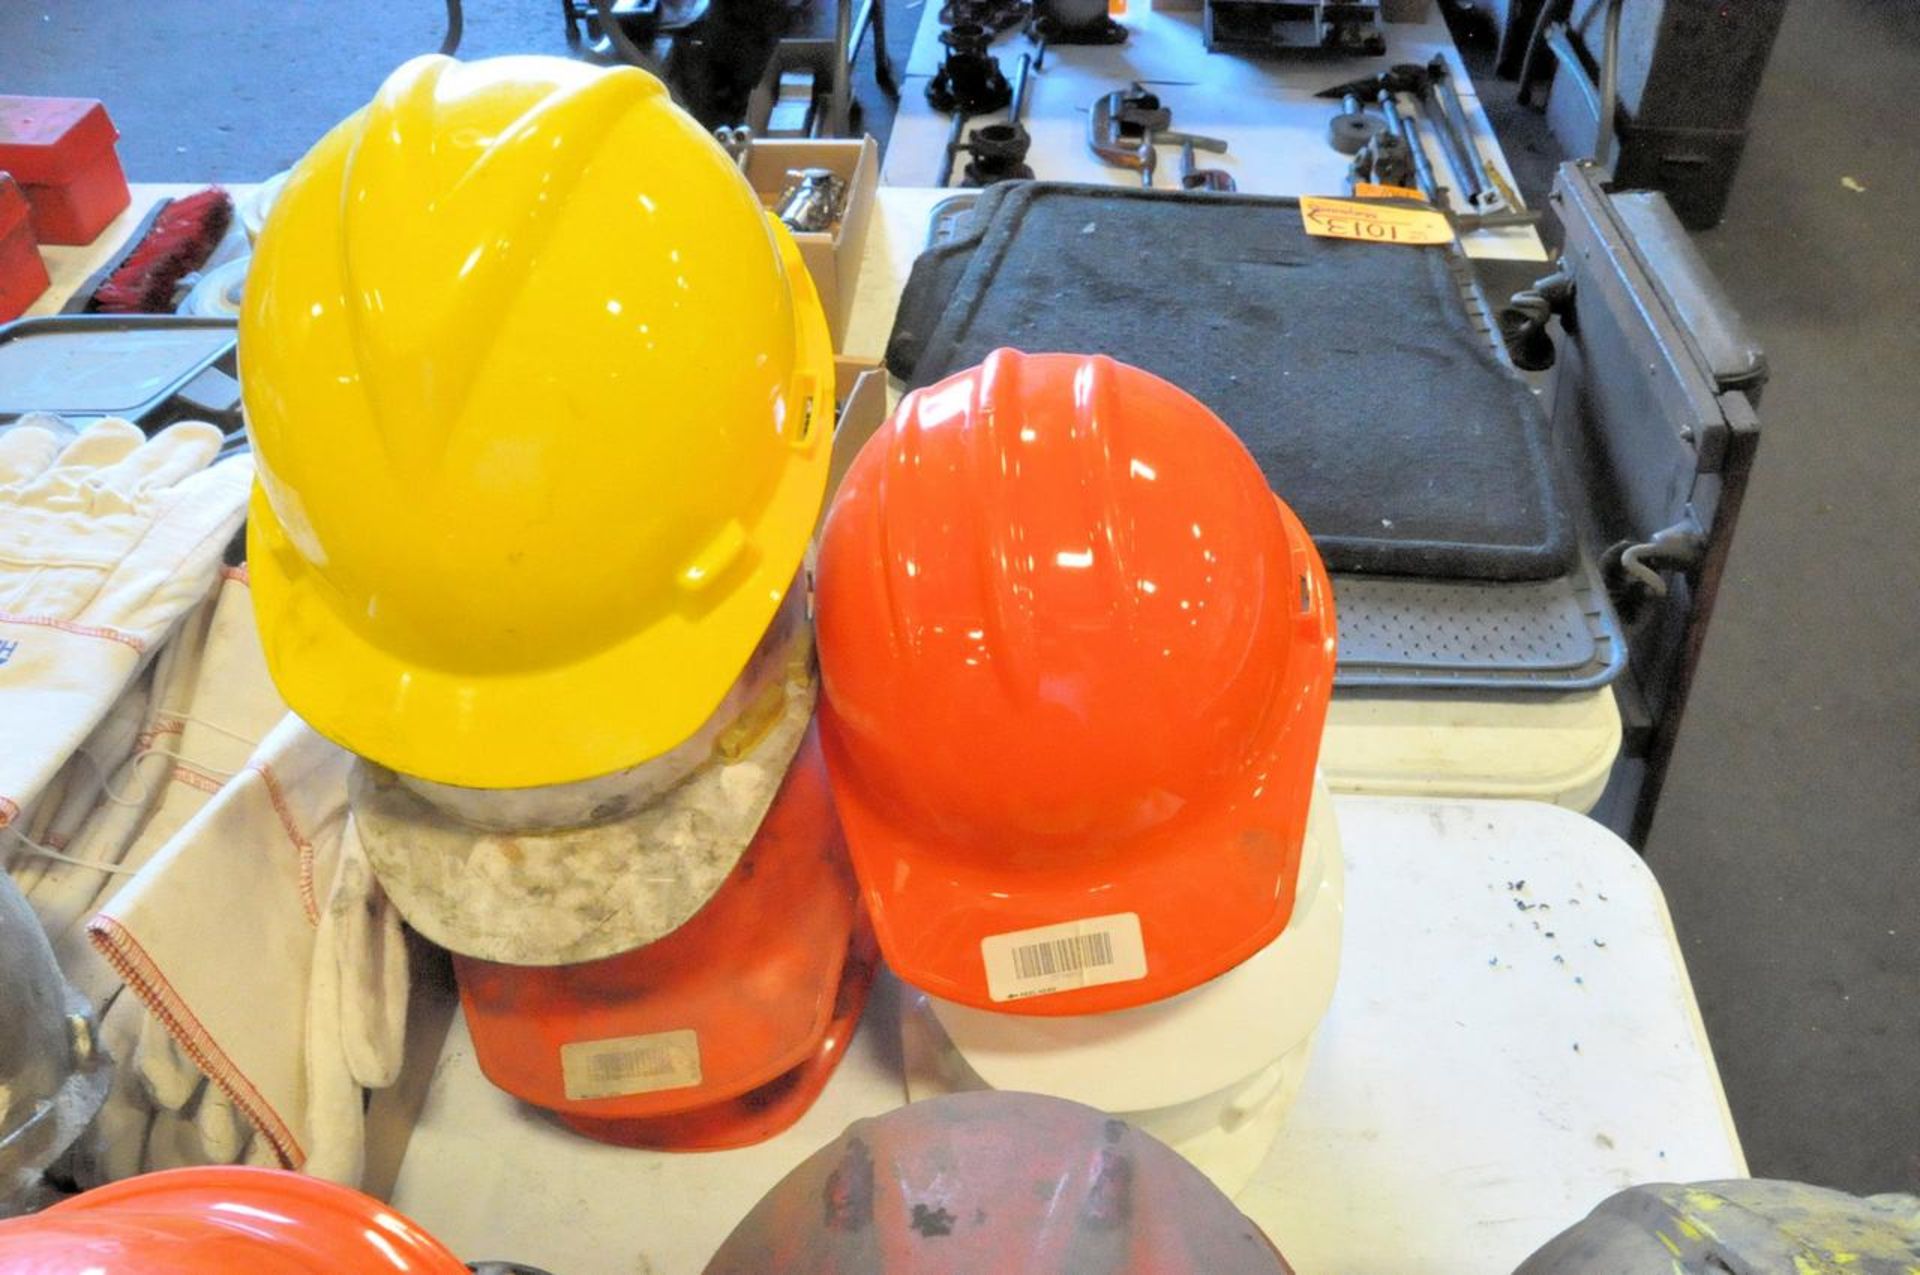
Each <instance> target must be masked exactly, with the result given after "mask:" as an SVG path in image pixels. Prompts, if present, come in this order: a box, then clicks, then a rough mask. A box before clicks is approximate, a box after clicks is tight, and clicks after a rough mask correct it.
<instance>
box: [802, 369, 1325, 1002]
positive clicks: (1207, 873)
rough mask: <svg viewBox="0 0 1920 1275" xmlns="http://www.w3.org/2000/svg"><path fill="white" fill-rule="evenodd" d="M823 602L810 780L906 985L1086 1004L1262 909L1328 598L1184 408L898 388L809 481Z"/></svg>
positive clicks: (1200, 954)
mask: <svg viewBox="0 0 1920 1275" xmlns="http://www.w3.org/2000/svg"><path fill="white" fill-rule="evenodd" d="M817 610H818V619H817V625H818V644H819V652H820V664H821V673H822V689H823V694H822V699H821V710H820V720H821V735H822V740H823V742H824V744H825V747H826V753H827V762H828V766H829V770H830V773H831V775H832V780H833V788H834V797H835V800H836V803H837V805H838V807H839V810H840V817H841V819H842V821H843V822H844V824H845V827H846V833H847V841H848V845H849V848H850V850H851V852H852V855H853V862H854V868H855V870H856V871H857V872H858V874H859V877H860V883H861V886H862V889H863V891H864V892H865V895H866V899H867V904H868V907H869V910H870V911H871V913H872V916H873V922H874V926H875V928H876V930H877V931H878V934H879V938H880V947H881V950H882V952H884V953H885V955H886V958H887V961H888V963H889V964H890V965H891V966H892V967H893V968H894V970H895V971H896V972H897V973H898V974H899V975H900V977H902V978H903V979H905V980H906V981H908V982H909V983H912V984H914V985H915V986H917V987H919V988H921V989H922V990H923V991H926V992H929V993H932V994H933V995H935V996H939V997H943V998H945V999H947V1000H951V1001H958V1002H960V1003H962V1004H965V1005H973V1006H978V1007H981V1008H992V1009H999V1010H1002V1011H1004V1012H1011V1013H1027V1014H1091V1013H1100V1012H1104V1011H1107V1010H1114V1009H1123V1008H1127V1007H1130V1006H1134V1005H1142V1004H1146V1003H1148V1002H1152V1001H1157V1000H1160V999H1162V998H1165V997H1168V996H1172V995H1174V994H1176V993H1179V992H1183V991H1185V990H1187V989H1188V988H1191V987H1194V986H1197V985H1198V984H1200V983H1203V982H1205V981H1206V980H1208V979H1210V978H1213V977H1215V976H1216V975H1219V974H1221V973H1224V972H1225V971H1227V970H1229V969H1231V968H1233V967H1234V966H1235V965H1237V964H1239V963H1240V962H1241V961H1243V960H1245V959H1246V958H1247V957H1249V956H1251V955H1252V954H1253V953H1255V952H1257V951H1259V950H1260V949H1261V948H1263V947H1265V946H1266V945H1267V944H1268V943H1270V942H1272V941H1273V939H1274V938H1275V936H1277V935H1278V934H1279V933H1280V931H1281V930H1282V929H1283V928H1284V927H1285V925H1286V923H1287V918H1288V916H1289V915H1290V913H1291V911H1292V907H1293V891H1294V882H1295V878H1296V877H1297V875H1298V871H1299V866H1300V852H1301V843H1302V840H1303V838H1304V835H1305V830H1306V823H1307V808H1308V805H1309V803H1310V800H1311V796H1312V783H1313V771H1314V764H1315V762H1316V760H1317V758H1318V755H1319V750H1320V733H1321V728H1322V725H1323V723H1324V721H1325V717H1326V711H1327V700H1328V696H1329V695H1330V693H1331V690H1332V684H1333V663H1334V615H1333V598H1332V592H1331V589H1330V588H1329V586H1328V583H1327V577H1326V572H1325V569H1324V568H1323V567H1322V565H1321V562H1320V556H1319V554H1318V553H1317V552H1315V550H1314V547H1313V543H1312V541H1311V540H1309V539H1308V537H1307V533H1306V531H1305V529H1304V528H1302V527H1301V525H1300V523H1299V520H1298V519H1296V518H1295V517H1294V516H1293V514H1292V512H1291V511H1290V510H1288V509H1287V508H1286V507H1285V505H1283V504H1281V503H1280V502H1279V501H1277V500H1276V499H1275V498H1274V496H1273V493H1272V492H1271V491H1270V490H1269V489H1268V487H1267V483H1266V480H1265V478H1264V477H1262V475H1261V472H1260V467H1259V466H1258V465H1257V464H1256V463H1255V462H1254V459H1253V457H1252V456H1250V455H1248V453H1247V451H1246V449H1245V448H1244V447H1242V446H1241V444H1240V442H1239V440H1238V439H1236V438H1235V437H1234V435H1233V432H1232V431H1231V430H1229V429H1228V428H1227V426H1226V425H1224V424H1223V423H1222V422H1221V421H1220V420H1219V418H1218V417H1216V416H1214V415H1213V414H1212V413H1211V412H1210V411H1208V410H1207V409H1206V408H1205V407H1203V406H1202V405H1201V404H1200V403H1198V402H1197V401H1195V400H1194V399H1193V398H1191V397H1189V396H1188V395H1187V394H1185V393H1183V392H1182V391H1181V390H1179V389H1177V388H1176V387H1174V386H1173V385H1170V384H1168V383H1167V382H1166V381H1163V380H1161V379H1159V378H1158V377H1155V376H1152V375H1149V374H1148V373H1146V372H1142V371H1140V370H1138V369H1136V368H1131V367H1127V366H1125V365H1123V364H1120V363H1116V362H1114V361H1113V360H1111V359H1107V358H1102V357H1089V356H1081V355H1065V354H1043V355H1023V354H1019V353H1016V352H1014V351H1011V350H999V351H996V352H995V353H994V354H992V355H990V356H989V357H988V359H987V361H986V362H985V363H984V364H982V365H981V366H979V367H977V368H973V369H970V370H968V371H965V372H961V373H958V374H956V375H954V376H952V377H949V378H948V379H946V380H944V381H942V382H940V383H939V384H936V385H932V386H929V387H927V388H925V389H922V390H919V391H917V392H916V393H914V394H912V395H910V396H909V397H908V398H907V399H906V400H905V401H904V402H902V403H901V404H900V407H899V409H898V410H897V411H896V412H895V413H894V416H893V418H892V420H890V421H889V422H888V423H887V424H886V425H885V426H883V427H882V428H881V430H880V431H879V432H878V433H876V434H875V435H874V436H873V438H872V439H871V440H869V441H868V443H867V445H866V446H865V447H864V448H863V449H862V451H861V453H860V455H859V456H858V457H857V458H856V459H855V461H854V463H853V466H852V467H851V469H850V470H849V471H848V473H847V476H846V479H845V481H844V482H843V484H842V485H841V487H840V489H839V491H838V493H837V494H836V496H835V498H834V501H833V506H832V509H831V511H830V513H829V514H828V518H827V523H826V527H825V530H824V532H823V538H822V543H821V547H820V569H819V582H818V604H817Z"/></svg>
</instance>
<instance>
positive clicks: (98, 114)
mask: <svg viewBox="0 0 1920 1275" xmlns="http://www.w3.org/2000/svg"><path fill="white" fill-rule="evenodd" d="M119 136H120V133H119V130H117V129H115V128H114V126H113V121H112V120H110V119H108V118H107V108H106V107H104V106H102V105H100V103H99V102H97V101H95V100H93V99H92V98H87V97H9V96H6V95H3V94H0V169H4V170H6V171H7V172H10V173H12V174H13V179H14V180H15V181H17V182H19V183H20V189H21V190H23V191H25V192H26V196H27V202H28V203H29V204H31V205H32V206H33V233H34V236H35V238H37V239H39V241H40V242H41V243H45V244H87V243H92V242H93V241H94V239H95V238H97V237H98V236H99V234H100V232H101V231H102V230H104V229H106V226H107V223H108V222H110V221H112V220H113V219H114V218H115V217H117V216H119V215H120V211H121V209H123V208H125V207H126V206H127V204H128V203H129V202H130V201H131V196H130V195H129V194H128V193H127V177H126V174H125V173H123V172H122V171H121V170H120V156H119V155H118V154H116V153H115V152H114V149H113V144H114V142H115V141H116V140H117V139H118V138H119Z"/></svg>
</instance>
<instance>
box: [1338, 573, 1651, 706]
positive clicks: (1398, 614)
mask: <svg viewBox="0 0 1920 1275" xmlns="http://www.w3.org/2000/svg"><path fill="white" fill-rule="evenodd" d="M1333 600H1334V606H1335V608H1336V610H1337V611H1338V614H1339V620H1340V659H1339V663H1338V665H1337V666H1336V667H1335V669H1334V679H1333V680H1334V685H1336V686H1349V687H1369V688H1386V687H1408V688H1431V687H1434V686H1450V687H1460V688H1473V689H1485V690H1506V691H1511V690H1529V691H1578V690H1590V689H1593V688H1595V687H1599V686H1604V685H1606V684H1607V683H1608V682H1611V681H1612V680H1613V679H1614V678H1615V677H1616V676H1617V675H1618V674H1619V672H1620V668H1621V666H1622V664H1623V662H1624V661H1625V659H1626V643H1625V642H1624V641H1623V640H1622V638H1621V634H1620V627H1619V623H1618V621H1617V620H1616V618H1615V616H1614V613H1613V608H1612V607H1610V606H1608V605H1607V602H1606V598H1605V596H1604V595H1603V593H1602V592H1601V590H1600V589H1599V587H1598V586H1597V584H1596V582H1595V581H1594V580H1593V578H1592V576H1591V574H1590V573H1589V572H1587V571H1586V570H1584V569H1583V570H1581V571H1578V572H1576V573H1575V574H1573V575H1571V576H1567V577H1564V578H1562V579H1559V580H1545V581H1537V582H1535V581H1528V582H1524V583H1517V584H1474V583H1468V582H1454V581H1444V580H1408V579H1395V578H1387V577H1372V576H1352V575H1337V576H1334V577H1333Z"/></svg>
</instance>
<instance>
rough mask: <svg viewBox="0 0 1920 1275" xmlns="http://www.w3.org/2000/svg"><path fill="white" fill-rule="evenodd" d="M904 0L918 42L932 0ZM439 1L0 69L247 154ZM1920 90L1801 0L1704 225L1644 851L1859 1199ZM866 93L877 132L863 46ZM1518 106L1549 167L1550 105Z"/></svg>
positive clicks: (1891, 958)
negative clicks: (1689, 517) (1709, 301)
mask: <svg viewBox="0 0 1920 1275" xmlns="http://www.w3.org/2000/svg"><path fill="white" fill-rule="evenodd" d="M557 8H558V6H557V5H555V4H553V3H551V2H550V0H519V2H518V3H510V2H509V0H469V2H468V4H467V10H468V13H467V35H466V43H465V45H464V47H463V50H462V51H463V53H465V54H467V55H471V56H480V55H485V54H492V53H503V52H510V51H541V52H556V53H557V52H564V51H565V46H564V44H563V42H562V40H561V35H560V24H559V20H558V17H557V13H556V10H557ZM890 12H891V15H892V17H893V26H894V29H893V31H892V32H891V33H890V35H891V36H892V39H891V41H890V43H892V44H893V45H894V46H896V56H897V57H898V58H899V59H900V60H901V61H902V62H904V58H905V53H906V47H907V45H908V43H909V42H910V40H911V36H912V28H913V26H914V25H915V23H916V22H917V21H918V19H919V16H920V10H919V5H918V4H915V5H913V6H911V7H909V6H906V5H903V4H900V3H898V0H895V4H894V6H893V8H892V9H891V11H890ZM441 22H442V13H441V9H440V6H439V5H438V4H436V3H432V2H431V0H412V2H411V3H407V4H393V3H383V4H377V5H376V4H368V3H364V2H362V3H344V2H341V3H320V2H319V0H303V2H298V3H290V2H287V0H282V2H280V3H269V4H261V5H244V6H241V5H232V4H228V3H224V2H223V0H169V3H166V4H158V5H156V4H150V3H137V2H136V0H59V3H53V2H52V0H39V2H38V3H25V2H23V0H9V2H8V3H5V4H0V85H4V86H5V88H6V89H7V90H8V91H11V92H29V93H31V92H42V93H70V94H82V95H87V96H98V97H102V98H104V99H106V100H107V101H108V103H109V104H110V106H111V108H112V111H113V114H114V118H115V120H116V121H117V122H118V123H119V126H120V128H121V131H122V133H123V137H122V141H121V153H122V155H123V157H124V159H125V162H126V166H127V169H128V171H129V173H130V174H131V175H132V176H133V177H134V178H136V179H147V180H160V179H167V180H180V179H182V178H212V179H218V180H227V181H242V180H249V179H257V178H260V177H264V176H266V175H267V174H269V173H271V172H274V171H275V170H277V169H279V168H282V167H284V166H285V165H286V164H288V163H289V162H291V161H292V160H293V159H294V158H295V157H297V156H298V155H299V154H300V152H301V151H302V150H303V149H304V148H305V147H306V146H307V145H308V144H309V143H310V142H311V141H312V140H313V139H314V138H315V137H316V136H317V135H318V134H319V132H320V131H321V130H323V129H324V128H325V127H326V126H327V125H329V124H331V123H332V122H333V121H334V120H335V119H337V118H338V117H340V116H341V115H343V114H345V113H346V112H348V111H350V110H352V109H354V108H355V107H357V106H359V105H360V104H361V103H363V102H364V101H365V100H366V99H367V97H368V96H369V95H370V94H371V92H372V90H373V89H374V87H375V86H376V85H377V84H378V83H379V81H380V79H381V77H382V76H383V75H384V74H385V73H386V72H387V71H388V70H389V69H391V67H392V66H393V65H394V64H395V63H397V62H398V61H400V60H402V59H404V58H405V57H408V56H411V55H412V54H415V53H420V52H426V51H430V50H432V49H433V48H435V47H436V46H437V45H438V43H439V39H440V34H441V25H440V24H441ZM1914 83H1920V6H1916V5H1914V4H1912V3H1911V0H1822V2H1821V3H1818V4H1813V3H1804V2H1803V3H1801V4H1798V5H1794V6H1791V7H1790V9H1789V13H1788V17H1787V24H1786V28H1785V30H1784V31H1783V32H1782V34H1781V37H1780V41H1779V45H1778V47H1777V49H1776V51H1775V54H1774V60H1773V66H1772V68H1771V70H1770V71H1769V73H1768V77H1767V80H1766V84H1765V86H1764V88H1763V90H1762V93H1761V98H1760V103H1759V107H1758V112H1757V115H1756V118H1755V121H1754V124H1755V129H1754V140H1753V142H1752V144H1751V146H1750V148H1749V150H1748V153H1747V158H1746V164H1745V169H1744V171H1743V173H1742V175H1741V178H1740V182H1739V186H1738V189H1737V192H1736V194H1735V197H1734V201H1733V205H1732V209H1731V213H1730V215H1729V217H1728V219H1727V222H1726V224H1725V225H1724V226H1722V227H1721V228H1720V229H1718V230H1715V231H1712V232H1710V233H1707V234H1705V235H1703V236H1701V238H1700V245H1701V248H1702V251H1703V252H1705V254H1706V256H1707V258H1708V260H1709V261H1710V262H1711V263H1712V264H1713V266H1714V268H1715V269H1716V270H1717V271H1718V272H1719V274H1720V276H1721V278H1722V279H1723V280H1724V281H1725V282H1726V284H1727V286H1728V287H1729V289H1730V290H1731V292H1732V294H1733V296H1734V298H1735V299H1736V301H1737V302H1738V304H1739V305H1740V307H1741V309H1742V310H1743V312H1744V313H1745V315H1746V317H1747V318H1748V320H1749V321H1750V322H1751V323H1752V325H1753V326H1754V327H1755V328H1756V329H1757V331H1758V333H1759V335H1760V336H1761V338H1762V339H1763V341H1764V343H1765V345H1766V348H1767V350H1768V352H1769V354H1770V356H1771V358H1772V363H1773V369H1774V378H1773V383H1772V385H1771V386H1770V388H1769V389H1768V391H1767V396H1766V400H1765V404H1764V408H1763V411H1762V413H1761V415H1762V420H1763V422H1764V431H1765V432H1764V435H1763V439H1764V441H1763V443H1762V448H1761V455H1760V461H1759V468H1758V472H1757V476H1756V478H1755V480H1754V484H1753V487H1752V490H1751V493H1750V495H1749V498H1748V502H1747V508H1746V511H1745V514H1744V517H1743V520H1742V523H1741V527H1740V534H1739V539H1738V543H1737V544H1736V546H1735V549H1734V554H1733V561H1732V566H1731V570H1730V573H1729V577H1728V580H1727V583H1726V586H1725V588H1724V590H1723V592H1722V595H1721V601H1720V610H1719V613H1718V615H1717V617H1716V620H1715V624H1714V630H1713V635H1712V638H1711V639H1710V641H1709V644H1708V648H1707V654H1706V665H1705V672H1704V676H1703V677H1702V680H1701V682H1700V684H1699V686H1698V689H1697V691H1696V693H1695V697H1694V703H1693V709H1692V713H1691V716H1690V718H1689V720H1688V723H1687V726H1686V730H1685V733H1684V737H1683V739H1682V743H1681V748H1680V755H1679V759H1678V761H1677V762H1676V764H1675V767H1674V770H1673V772H1672V774H1671V776H1670V780H1669V783H1668V785H1667V789H1666V795H1665V800H1664V804H1663V807H1662V809H1661V813H1660V816H1659V820H1658V822H1657V824H1656V825H1655V828H1654V831H1653V836H1652V839H1651V842H1650V844H1649V847H1648V859H1649V861H1650V862H1651V863H1652V865H1653V867H1654V870H1655V871H1656V873H1657V874H1658V875H1659V877H1660V879H1661V881H1662V882H1663V884H1664V885H1665V887H1666V890H1667V893H1668V898H1669V900H1670V903H1671V906H1672V909H1673V913H1674V918H1675V922H1676V925H1677V927H1678V929H1679V932H1680V936H1681V941H1682V943H1683V945H1684V947H1685V950H1686V954H1687V959H1688V962H1689V965H1690V968H1691V970H1692V974H1693V978H1694V981H1695V984H1696V986H1697V988H1698V990H1699V996H1700V1001H1701V1005H1702V1007H1703V1010H1704V1013H1705V1017H1706V1021H1707V1026H1708V1029H1709V1031H1710V1033H1711V1034H1712V1037H1713V1041H1714V1045H1715V1049H1716V1051H1717V1054H1718V1057H1719V1061H1720V1066H1721V1070H1722V1073H1723V1075H1724V1076H1725V1079H1726V1087H1727V1092H1728V1095H1729V1097H1730V1099H1731V1101H1732V1104H1733V1110H1734V1115H1735V1117H1736V1119H1737V1120H1738V1123H1739V1126H1740V1130H1741V1134H1742V1136H1743V1138H1744V1139H1745V1142H1746V1146H1747V1153H1748V1157H1749V1159H1750V1161H1751V1163H1752V1167H1753V1171H1754V1172H1755V1174H1757V1175H1763V1176H1780V1177H1793V1178H1801V1179H1805V1180H1809V1181H1814V1182H1819V1183H1822V1184H1826V1185H1831V1186H1838V1187H1844V1188H1847V1189H1850V1190H1855V1191H1862V1192H1866V1191H1883V1190H1891V1189H1906V1190H1920V945H1917V944H1920V844H1917V838H1916V829H1920V782H1916V779H1917V777H1920V654H1917V653H1916V652H1915V651H1914V649H1913V647H1912V646H1911V645H1910V644H1911V643H1912V642H1913V635H1914V631H1915V623H1914V620H1915V612H1916V607H1920V499H1916V497H1915V493H1916V492H1920V445H1916V435H1915V431H1916V428H1920V421H1916V411H1915V408H1914V406H1913V404H1914V402H1915V394H1914V391H1913V389H1912V388H1911V387H1909V386H1908V385H1907V384H1906V376H1907V375H1908V373H1909V372H1910V371H1912V367H1911V365H1910V364H1909V363H1908V360H1909V359H1913V358H1914V357H1915V356H1916V354H1920V346H1917V345H1916V341H1917V340H1920V338H1916V335H1915V334H1916V333H1920V304H1916V300H1915V299H1916V297H1920V260H1917V259H1916V248H1915V243H1916V237H1917V236H1916V231H1917V230H1920V214H1916V213H1915V211H1914V203H1913V196H1914V192H1915V191H1916V190H1920V129H1916V128H1915V127H1914V123H1913V116H1912V114H1911V110H1910V107H1909V104H1908V99H1907V93H1906V86H1908V85H1911V84H1914ZM856 91H857V94H858V96H859V97H860V98H861V100H862V101H863V102H864V103H866V105H867V106H868V109H869V115H868V121H869V126H870V127H871V128H873V130H874V131H875V132H876V133H881V134H884V131H885V128H886V125H887V123H888V121H889V120H890V112H888V111H886V109H885V107H884V103H883V102H881V100H880V98H879V96H878V94H877V92H876V91H875V90H874V88H873V85H872V79H871V72H870V70H868V69H867V67H866V66H865V65H863V66H862V68H861V70H860V74H859V83H858V85H857V90H856ZM1485 92H1487V93H1488V94H1489V95H1498V94H1502V93H1504V92H1505V90H1504V89H1503V88H1502V87H1501V86H1498V85H1488V86H1485ZM1501 115H1502V118H1503V120H1504V121H1505V123H1504V125H1503V135H1504V136H1505V138H1506V141H1507V144H1508V146H1509V149H1510V151H1511V152H1513V153H1514V155H1515V157H1516V159H1523V160H1524V162H1525V163H1526V165H1528V166H1531V167H1534V168H1535V169H1537V170H1538V171H1546V168H1547V166H1548V164H1549V163H1550V161H1551V159H1552V158H1553V156H1552V155H1551V154H1550V144H1549V143H1547V142H1546V141H1544V140H1543V134H1542V132H1541V130H1540V129H1538V127H1537V125H1535V124H1534V122H1532V121H1530V120H1528V119H1526V118H1524V117H1521V116H1518V115H1517V114H1515V113H1513V112H1505V111H1503V112H1502V113H1501ZM1846 178H1851V179H1853V181H1854V182H1856V183H1858V184H1859V185H1861V186H1864V187H1865V189H1864V190H1854V189H1851V188H1849V187H1848V186H1847V185H1844V184H1843V179H1846Z"/></svg>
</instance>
